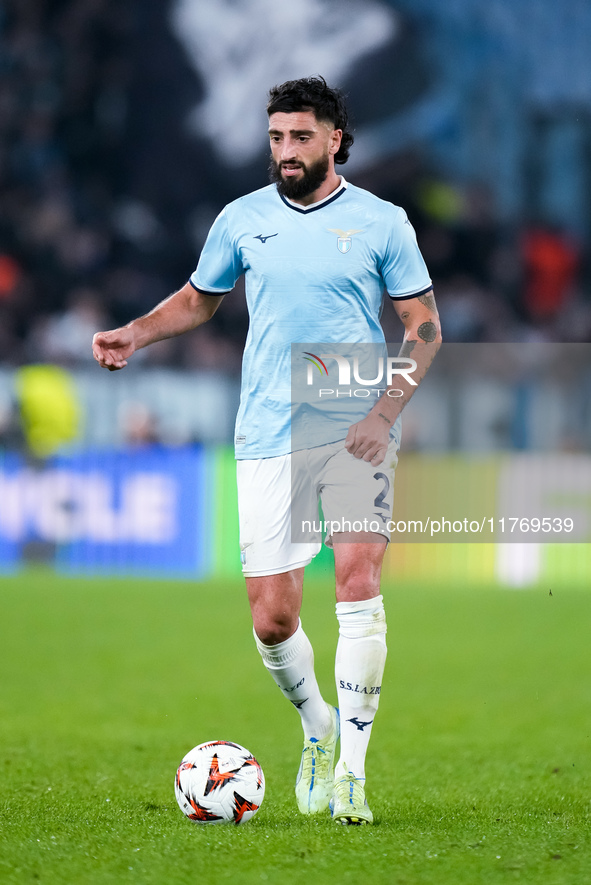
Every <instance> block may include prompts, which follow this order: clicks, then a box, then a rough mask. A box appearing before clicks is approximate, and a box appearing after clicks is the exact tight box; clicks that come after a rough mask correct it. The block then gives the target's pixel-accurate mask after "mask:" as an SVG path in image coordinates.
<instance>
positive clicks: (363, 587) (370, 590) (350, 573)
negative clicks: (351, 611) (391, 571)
mask: <svg viewBox="0 0 591 885" xmlns="http://www.w3.org/2000/svg"><path fill="white" fill-rule="evenodd" d="M380 573H381V569H380V568H376V567H375V566H374V565H373V564H372V563H352V564H351V565H350V566H349V567H348V568H346V569H343V571H342V572H341V573H340V574H339V576H338V578H337V586H336V591H337V593H336V595H337V599H338V600H343V601H346V600H349V601H352V600H357V599H372V598H373V597H374V596H377V595H378V594H379V592H380Z"/></svg>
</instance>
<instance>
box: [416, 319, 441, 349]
mask: <svg viewBox="0 0 591 885" xmlns="http://www.w3.org/2000/svg"><path fill="white" fill-rule="evenodd" d="M417 333H418V336H419V338H420V339H421V341H426V342H427V343H428V344H430V343H431V342H432V341H435V339H436V338H437V328H436V326H435V323H432V322H431V320H428V321H427V322H426V323H421V325H420V326H419V328H418V329H417Z"/></svg>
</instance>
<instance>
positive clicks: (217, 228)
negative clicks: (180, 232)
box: [190, 209, 244, 295]
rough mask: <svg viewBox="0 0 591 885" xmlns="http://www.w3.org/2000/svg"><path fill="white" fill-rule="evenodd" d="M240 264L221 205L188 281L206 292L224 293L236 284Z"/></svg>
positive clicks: (213, 293)
mask: <svg viewBox="0 0 591 885" xmlns="http://www.w3.org/2000/svg"><path fill="white" fill-rule="evenodd" d="M243 270H244V268H243V267H242V261H241V258H240V254H239V252H238V250H237V249H236V247H235V245H234V243H233V242H232V238H231V236H230V231H229V228H228V217H227V213H226V210H225V209H223V210H222V211H221V212H220V214H219V215H218V217H217V218H216V220H215V221H214V223H213V224H212V226H211V228H210V231H209V233H208V235H207V239H206V241H205V245H204V247H203V251H202V252H201V256H200V258H199V262H198V264H197V268H196V270H195V271H194V272H193V273H192V274H191V279H190V282H191V285H192V286H193V287H194V288H195V289H199V291H200V292H205V293H206V294H207V295H225V294H226V292H230V291H231V290H232V289H233V288H234V286H235V285H236V281H237V279H238V277H239V276H240V275H241V274H242V272H243Z"/></svg>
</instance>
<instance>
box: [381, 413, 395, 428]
mask: <svg viewBox="0 0 591 885" xmlns="http://www.w3.org/2000/svg"><path fill="white" fill-rule="evenodd" d="M378 417H379V418H383V419H384V421H385V422H386V424H387V425H388V426H389V427H391V426H392V422H391V421H390V419H389V418H386V416H385V415H382V413H381V412H378Z"/></svg>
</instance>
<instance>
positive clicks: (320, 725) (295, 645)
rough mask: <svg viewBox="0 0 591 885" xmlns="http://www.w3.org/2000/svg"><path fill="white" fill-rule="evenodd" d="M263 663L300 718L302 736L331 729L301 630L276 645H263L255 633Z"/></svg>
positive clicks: (319, 735) (309, 648) (323, 733)
mask: <svg viewBox="0 0 591 885" xmlns="http://www.w3.org/2000/svg"><path fill="white" fill-rule="evenodd" d="M254 638H255V642H256V645H257V648H258V650H259V652H260V654H261V657H262V659H263V663H264V665H265V667H266V668H267V670H268V671H269V673H270V674H271V676H272V677H273V679H274V680H275V682H276V683H277V685H278V686H279V688H280V689H281V693H282V694H283V696H284V697H286V698H287V699H288V701H291V703H292V704H293V705H294V707H295V708H296V710H297V711H298V713H299V714H300V716H301V717H302V728H303V729H304V736H305V738H306V739H307V740H308V739H310V738H312V737H315V738H319V739H321V738H323V737H326V735H327V734H328V733H329V731H330V730H331V728H332V718H331V715H330V708H329V706H328V704H327V703H326V701H324V700H323V698H322V695H321V694H320V689H319V688H318V683H317V682H316V676H315V674H314V652H313V650H312V646H311V645H310V640H309V639H308V637H307V636H306V634H305V633H304V631H303V629H302V624H301V621H300V622H299V624H298V628H297V630H296V631H295V633H294V634H293V635H292V636H290V637H289V639H286V640H285V641H284V642H279V643H278V644H277V645H264V643H262V642H261V640H260V639H259V638H258V636H257V635H256V633H255V634H254Z"/></svg>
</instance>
